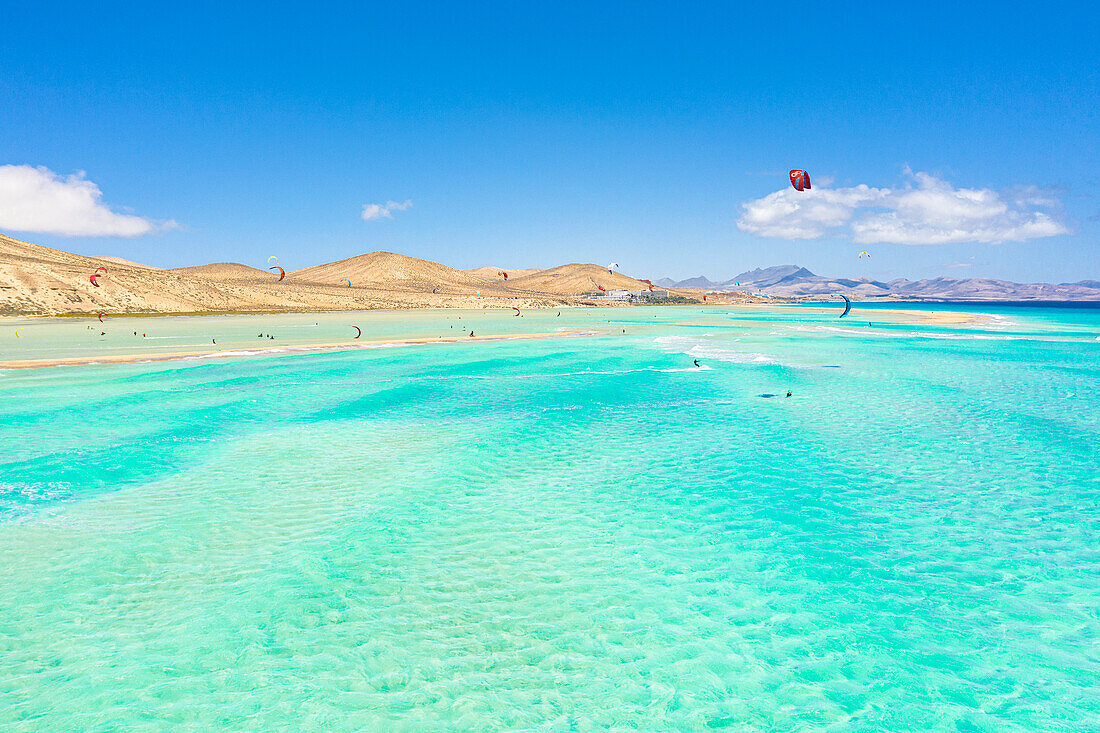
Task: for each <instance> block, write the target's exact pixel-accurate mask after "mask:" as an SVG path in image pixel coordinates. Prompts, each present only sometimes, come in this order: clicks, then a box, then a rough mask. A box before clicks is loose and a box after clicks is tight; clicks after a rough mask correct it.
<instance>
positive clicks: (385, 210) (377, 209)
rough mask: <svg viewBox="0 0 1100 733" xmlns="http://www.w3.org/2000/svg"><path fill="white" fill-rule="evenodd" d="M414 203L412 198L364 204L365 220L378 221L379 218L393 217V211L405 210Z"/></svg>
mask: <svg viewBox="0 0 1100 733" xmlns="http://www.w3.org/2000/svg"><path fill="white" fill-rule="evenodd" d="M412 205H413V202H412V201H411V200H406V201H405V202H403V203H398V202H397V201H387V202H386V203H384V204H363V221H377V220H379V219H392V218H393V212H395V211H404V210H405V209H407V208H409V207H410V206H412Z"/></svg>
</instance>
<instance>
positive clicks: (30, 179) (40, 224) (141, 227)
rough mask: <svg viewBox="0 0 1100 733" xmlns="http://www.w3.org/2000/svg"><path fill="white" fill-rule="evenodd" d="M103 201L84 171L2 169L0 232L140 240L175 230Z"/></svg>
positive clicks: (170, 223) (171, 225)
mask: <svg viewBox="0 0 1100 733" xmlns="http://www.w3.org/2000/svg"><path fill="white" fill-rule="evenodd" d="M102 197H103V193H102V192H101V191H100V190H99V186H97V185H95V184H94V183H92V182H91V181H89V180H87V179H86V178H85V177H84V172H83V171H78V172H76V173H74V174H72V175H71V176H60V175H58V174H56V173H54V172H53V171H51V170H50V169H49V168H45V167H42V166H39V167H37V168H35V167H32V166H29V165H2V166H0V229H7V230H9V231H17V232H41V233H45V234H60V235H63V236H67V237H140V236H142V235H143V234H150V233H152V232H155V231H159V230H164V229H174V228H176V227H178V226H179V225H178V224H176V222H175V221H167V222H156V221H153V220H151V219H146V218H144V217H140V216H134V215H132V214H119V213H117V212H114V211H111V209H110V208H108V207H107V205H106V204H104V203H103V202H102V201H101V200H100V199H101V198H102Z"/></svg>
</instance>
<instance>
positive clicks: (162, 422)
mask: <svg viewBox="0 0 1100 733" xmlns="http://www.w3.org/2000/svg"><path fill="white" fill-rule="evenodd" d="M837 310H838V309H837V308H836V307H835V306H824V307H821V308H813V307H799V308H787V307H768V308H756V309H751V310H745V311H722V310H716V309H706V310H701V309H692V308H617V309H593V310H580V311H573V310H566V311H563V312H562V315H561V316H560V317H559V316H556V315H555V312H553V311H551V312H534V311H529V312H525V313H524V315H523V317H522V318H512V317H509V313H510V311H509V312H500V311H496V312H472V311H471V312H454V311H449V312H418V313H412V314H398V313H375V314H341V315H294V316H256V317H247V318H246V317H233V318H220V319H219V318H203V319H132V320H125V319H117V320H116V319H108V322H107V324H105V326H104V327H100V326H99V325H98V323H97V324H94V325H93V324H92V322H91V321H84V320H72V321H70V320H66V321H56V322H48V323H45V322H36V323H24V324H22V327H23V330H22V332H21V334H22V335H23V338H22V339H19V340H18V341H16V340H15V339H12V338H11V333H10V331H11V330H12V329H13V328H14V327H16V326H18V325H20V324H16V323H14V322H9V323H4V324H0V332H2V333H0V337H2V339H3V343H4V345H5V346H4V349H3V351H0V360H8V361H10V360H13V359H29V358H45V357H64V356H87V355H89V354H90V355H96V354H101V355H110V354H118V353H127V351H131V352H132V351H140V352H142V353H151V352H152V351H153V350H152V348H151V347H150V345H151V344H152V343H154V342H157V343H168V342H170V341H171V340H173V339H174V340H175V343H176V345H177V346H178V347H180V348H193V349H199V348H205V344H206V343H208V342H209V341H210V339H211V338H215V339H216V340H217V341H218V346H217V347H214V348H225V349H226V350H227V352H228V353H230V354H231V355H229V356H224V355H223V357H222V358H209V357H204V358H199V359H191V360H176V361H162V362H154V363H138V364H119V365H98V366H81V367H57V368H48V369H30V370H6V371H3V372H0V567H2V568H3V569H4V571H3V573H0V728H2V729H4V730H50V731H60V730H81V731H85V730H165V729H180V730H212V729H233V730H326V731H330V730H433V731H434V730H463V731H465V730H580V731H583V730H596V729H605V728H612V729H637V730H646V731H660V730H714V729H728V730H806V729H828V730H867V731H882V730H988V731H1003V730H1042V731H1082V730H1096V729H1098V728H1100V543H1098V539H1097V538H1098V537H1100V508H1098V498H1100V471H1098V464H1100V453H1098V449H1097V446H1098V444H1100V440H1098V438H1100V397H1098V395H1100V341H1098V340H1097V338H1098V337H1100V311H1097V310H1095V309H1092V310H1088V309H1036V308H1016V309H1005V308H1000V309H996V310H993V309H990V310H989V314H990V315H989V316H988V317H980V318H978V319H977V320H976V321H975V322H973V323H968V324H961V325H936V324H935V323H929V322H922V321H921V320H920V314H921V313H926V312H927V311H928V308H927V307H925V308H917V309H912V310H910V311H909V312H908V314H904V313H903V314H901V315H897V314H893V315H888V314H885V313H881V312H875V313H871V312H870V310H871V309H863V310H861V309H860V308H859V307H858V304H857V307H856V308H855V309H854V310H853V313H852V316H850V317H849V318H846V319H844V320H843V321H839V320H838V319H837V318H836V315H837ZM459 317H461V319H462V326H465V327H472V328H474V329H475V330H476V332H477V334H478V335H479V336H482V335H491V334H521V333H530V334H535V333H553V332H555V331H556V329H567V330H568V331H569V332H570V333H574V332H580V335H569V336H559V337H555V338H541V339H532V340H502V341H493V342H483V343H476V342H469V341H466V342H461V343H432V344H425V345H395V346H391V347H387V348H382V347H375V348H367V349H357V350H350V351H336V352H327V353H308V352H298V351H294V349H296V348H301V347H305V346H308V345H309V344H318V343H329V342H333V341H337V340H342V339H346V338H347V337H348V328H349V327H350V325H352V324H354V325H359V326H360V327H361V328H362V330H363V334H364V336H363V338H364V339H368V338H374V339H395V338H433V337H438V336H451V335H454V333H455V331H456V329H455V328H452V326H456V325H457V324H458V319H459ZM868 319H870V322H871V325H868ZM312 324H316V325H312ZM89 325H92V326H93V329H92V330H89V329H88V328H87V327H88V326H89ZM459 328H461V327H459ZM135 329H136V330H138V331H139V332H142V333H145V334H146V338H145V339H141V338H140V336H138V337H135V336H134V335H133V333H132V332H133V331H134V330H135ZM101 330H106V331H107V333H106V334H104V335H100V331H101ZM624 331H625V333H624ZM459 332H460V333H461V331H459ZM259 333H272V334H273V335H275V336H276V337H277V338H276V339H275V340H274V341H272V340H262V339H257V338H256V337H257V335H258V334H259ZM127 339H131V340H129V341H128V340H127ZM133 339H137V340H138V341H140V343H141V346H140V347H134V346H132V345H131V344H133V343H138V341H134V340H133ZM261 349H267V350H272V349H278V350H280V351H277V352H276V353H272V354H268V355H264V356H233V355H232V354H241V353H252V352H255V351H259V350H261ZM694 359H698V360H699V362H700V364H701V366H700V367H699V368H696V367H695V366H694V364H693V360H694ZM788 390H790V391H791V392H792V393H793V394H792V397H790V398H786V397H784V396H783V395H785V394H786V392H787V391H788ZM761 394H774V395H778V396H777V397H771V398H764V397H760V396H759V395H761Z"/></svg>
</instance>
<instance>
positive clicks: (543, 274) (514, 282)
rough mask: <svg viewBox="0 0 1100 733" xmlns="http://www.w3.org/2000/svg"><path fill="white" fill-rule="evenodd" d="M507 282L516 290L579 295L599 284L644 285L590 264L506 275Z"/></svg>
mask: <svg viewBox="0 0 1100 733" xmlns="http://www.w3.org/2000/svg"><path fill="white" fill-rule="evenodd" d="M509 275H511V273H509ZM508 285H509V286H511V287H513V288H516V289H517V290H526V291H533V292H540V293H554V294H555V295H580V294H581V293H589V292H593V291H595V290H597V289H598V288H597V286H601V285H602V286H603V287H604V288H605V289H607V290H645V289H646V288H647V287H648V286H647V285H646V284H645V283H643V282H642V281H640V280H635V279H634V278H632V277H628V276H626V275H623V274H622V273H620V272H615V273H611V274H609V273H608V272H607V268H606V267H600V266H599V265H591V264H588V265H585V264H571V265H562V266H561V267H554V268H551V269H549V270H539V271H538V272H535V273H533V274H530V275H524V276H522V277H516V278H513V277H509V278H508Z"/></svg>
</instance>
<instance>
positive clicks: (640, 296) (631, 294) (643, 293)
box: [583, 290, 669, 303]
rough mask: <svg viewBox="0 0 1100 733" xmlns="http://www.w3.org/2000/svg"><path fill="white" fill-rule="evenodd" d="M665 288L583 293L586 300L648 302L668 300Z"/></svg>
mask: <svg viewBox="0 0 1100 733" xmlns="http://www.w3.org/2000/svg"><path fill="white" fill-rule="evenodd" d="M668 296H669V293H668V291H667V290H652V291H650V290H596V291H592V292H588V293H584V294H583V297H584V298H586V299H587V300H615V301H626V302H632V303H648V302H651V301H654V300H668Z"/></svg>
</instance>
